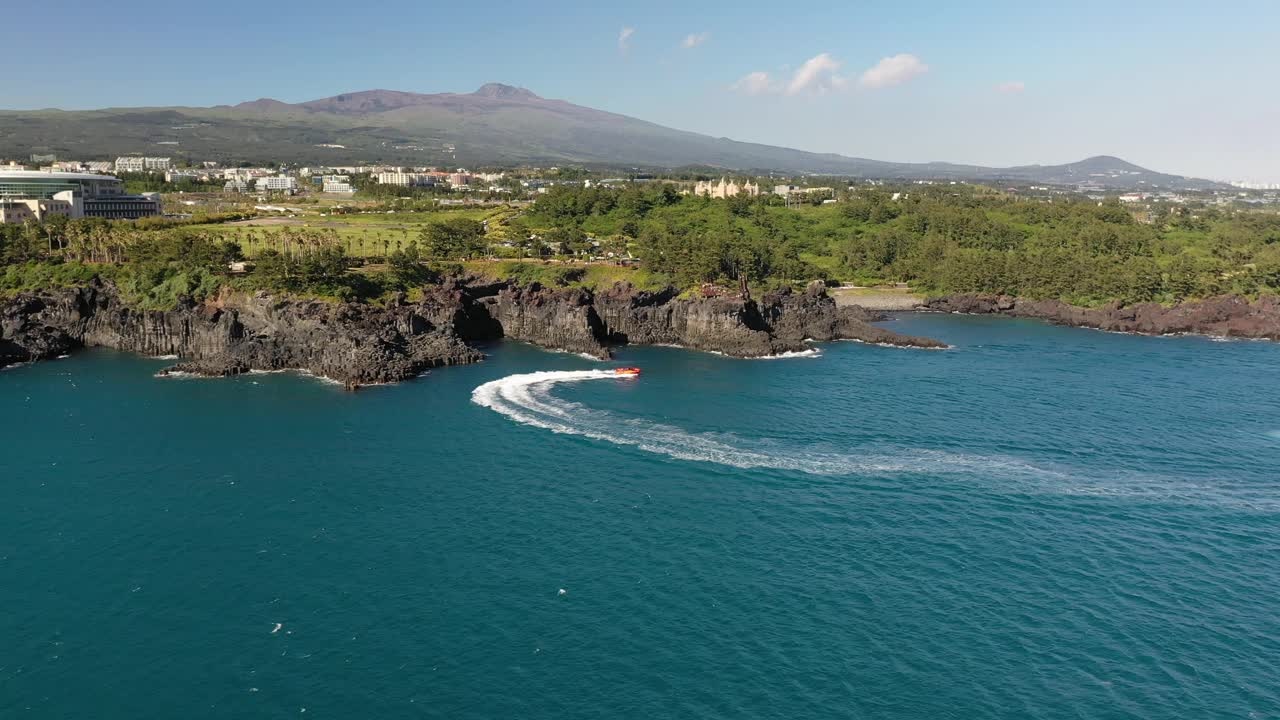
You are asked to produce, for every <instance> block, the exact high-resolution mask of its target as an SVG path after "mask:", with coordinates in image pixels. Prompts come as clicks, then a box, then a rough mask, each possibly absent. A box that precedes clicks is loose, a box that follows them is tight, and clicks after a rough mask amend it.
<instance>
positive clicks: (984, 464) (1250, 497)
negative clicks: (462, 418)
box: [471, 370, 1280, 512]
mask: <svg viewBox="0 0 1280 720" xmlns="http://www.w3.org/2000/svg"><path fill="white" fill-rule="evenodd" d="M591 380H613V381H615V382H643V380H642V379H639V380H638V379H636V378H633V377H627V376H619V375H616V374H614V373H613V372H612V371H609V370H571V371H543V372H533V373H523V374H519V375H509V376H507V377H504V378H500V379H498V380H493V381H490V382H487V383H485V384H483V385H481V386H479V387H477V388H476V389H475V390H473V391H472V393H471V400H472V402H474V403H476V404H477V405H481V406H483V407H487V408H490V409H492V410H494V411H496V412H498V413H501V414H502V415H505V416H507V417H508V418H510V419H512V420H515V421H516V422H518V423H522V424H525V425H529V426H532V427H537V428H542V429H546V430H550V431H552V432H555V433H562V434H567V435H578V436H582V437H587V438H592V439H595V440H601V441H604V442H608V443H613V444H615V445H624V446H631V447H635V448H638V449H641V450H645V451H647V452H651V453H656V454H659V455H666V456H668V457H672V458H677V459H680V460H691V461H695V462H707V463H716V464H720V465H726V466H730V467H737V468H771V469H776V470H790V471H796V472H803V473H808V474H813V475H832V476H849V475H855V476H885V475H903V474H923V475H929V476H935V477H936V476H950V477H955V478H957V479H959V480H962V481H965V482H968V481H972V482H974V483H976V484H979V485H984V486H988V487H991V486H993V485H994V486H996V487H999V488H1000V489H1002V490H1004V491H1018V492H1027V493H1031V494H1039V493H1053V494H1067V495H1080V496H1096V497H1131V498H1145V499H1148V500H1152V501H1159V502H1175V503H1186V502H1192V503H1210V504H1219V503H1226V504H1232V505H1236V506H1239V507H1244V508H1248V509H1253V510H1263V511H1268V512H1275V511H1280V499H1277V498H1275V497H1272V496H1271V495H1270V493H1269V492H1267V491H1265V490H1264V491H1262V492H1251V491H1248V490H1243V489H1242V490H1239V491H1237V490H1233V489H1231V488H1230V487H1227V486H1223V485H1222V484H1220V483H1219V482H1216V481H1214V480H1211V479H1207V478H1205V479H1197V480H1192V479H1189V478H1170V477H1162V476H1158V475H1152V474H1146V473H1136V472H1132V471H1120V470H1100V471H1098V472H1094V473H1090V472H1088V471H1084V470H1082V469H1079V468H1070V467H1064V466H1057V465H1041V464H1032V463H1031V462H1028V461H1025V460H1022V459H1019V458H1015V457H1008V456H998V455H993V456H982V455H974V454H960V453H952V452H945V451H940V450H930V449H922V448H904V447H894V446H886V445H877V446H868V447H863V448H858V449H856V451H854V452H849V451H845V452H831V451H826V450H822V449H818V448H806V447H801V446H794V445H787V444H785V443H783V442H782V441H779V440H776V439H772V438H752V439H745V438H741V437H738V436H736V435H733V434H730V433H696V432H690V431H687V430H684V429H681V428H678V427H674V426H671V425H664V424H661V423H656V422H652V421H650V420H647V419H644V418H639V417H627V416H625V415H622V414H620V413H616V412H611V411H608V410H598V409H595V408H590V407H587V406H585V405H583V404H581V403H576V402H572V401H568V400H564V399H561V398H557V397H555V396H554V395H553V394H552V391H553V390H554V389H555V387H556V386H557V385H561V384H566V383H577V382H586V381H591ZM1267 434H1268V435H1269V436H1271V437H1275V438H1277V439H1280V430H1275V431H1271V432H1269V433H1267Z"/></svg>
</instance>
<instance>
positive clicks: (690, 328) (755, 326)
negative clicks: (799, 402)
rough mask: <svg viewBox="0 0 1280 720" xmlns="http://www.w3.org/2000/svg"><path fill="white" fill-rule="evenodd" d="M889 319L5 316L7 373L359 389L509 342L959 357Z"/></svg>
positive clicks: (224, 299) (277, 309)
mask: <svg viewBox="0 0 1280 720" xmlns="http://www.w3.org/2000/svg"><path fill="white" fill-rule="evenodd" d="M881 319H884V318H883V316H880V315H878V314H876V313H872V312H869V311H866V310H863V309H862V308H859V307H856V306H844V307H837V306H836V303H835V302H834V301H833V300H832V298H831V297H830V296H829V295H828V294H827V292H826V288H825V287H824V286H823V285H822V284H821V283H815V284H814V285H811V286H810V287H809V288H808V289H806V290H805V291H802V292H795V291H790V290H785V291H782V292H777V293H772V294H769V295H766V296H765V297H763V298H761V299H760V300H759V301H756V300H754V299H750V298H746V299H744V298H738V297H712V298H682V297H679V295H678V293H676V291H675V290H671V289H668V290H663V291H659V292H650V291H642V290H638V289H636V288H634V287H631V286H630V285H626V284H619V285H616V286H614V287H612V288H609V289H607V290H604V291H601V292H592V291H589V290H585V289H580V288H547V287H542V286H540V285H537V284H534V285H528V286H519V285H513V284H510V283H485V282H483V281H478V280H475V279H451V280H446V281H445V282H443V283H441V284H439V285H433V286H430V287H427V288H424V289H423V296H422V298H421V299H420V300H417V301H415V302H409V301H408V300H406V299H405V298H404V297H403V296H402V297H398V298H394V299H392V300H391V301H390V302H388V303H387V304H386V305H382V306H379V305H370V304H359V303H328V302H321V301H315V300H301V299H293V298H283V297H278V296H273V295H269V294H265V293H257V294H253V295H246V294H236V293H231V292H224V293H223V294H221V295H219V296H218V297H217V298H212V299H209V300H207V301H205V302H202V303H196V302H193V301H191V300H185V301H183V302H181V303H180V304H179V306H178V307H176V308H174V309H172V310H163V311H160V310H137V309H134V308H131V307H129V305H128V304H127V303H126V302H125V301H124V300H123V298H122V297H121V295H120V293H119V291H118V290H117V288H116V287H115V286H114V285H112V284H110V283H105V282H100V281H96V280H95V281H94V282H92V283H90V284H88V285H86V286H84V287H79V288H71V289H61V290H50V291H42V292H32V293H23V294H21V295H19V296H17V297H16V298H14V299H12V300H9V301H6V302H4V303H3V304H0V367H3V366H6V365H10V364H13V363H20V362H32V361H37V360H44V359H49V358H54V357H58V356H60V355H64V354H66V353H68V352H71V351H73V350H75V349H77V348H81V347H108V348H114V349H118V350H128V351H132V352H137V353H141V354H144V355H149V356H166V355H176V356H178V357H179V358H181V360H182V362H180V363H178V364H177V365H175V366H173V367H172V368H169V369H168V370H167V371H166V372H185V373H193V374H199V375H207V376H228V375H236V374H240V373H245V372H248V371H251V370H268V371H271V370H302V371H306V372H309V373H312V374H315V375H319V376H323V377H326V378H330V379H332V380H335V381H338V382H341V383H343V384H344V385H346V386H347V387H352V388H354V387H359V386H361V385H370V384H380V383H387V382H396V381H399V380H405V379H408V378H412V377H416V376H417V375H420V374H421V373H422V372H424V371H425V370H428V369H431V368H436V367H444V366H449V365H460V364H466V363H473V362H478V361H480V360H482V359H483V358H484V354H483V353H482V352H481V351H480V350H478V349H476V345H477V344H481V343H485V342H491V341H494V340H498V339H501V338H509V339H513V340H521V341H525V342H529V343H532V344H534V345H538V346H540V347H544V348H547V349H554V350H566V351H570V352H575V353H583V354H588V355H591V356H593V357H599V358H608V357H610V355H611V350H610V348H612V347H614V346H618V345H625V344H634V345H678V346H682V347H686V348H690V349H694V350H706V351H714V352H720V353H724V354H725V355H730V356H734V357H767V356H770V355H778V354H781V353H787V352H798V351H803V350H805V349H807V348H808V342H809V341H828V340H861V341H864V342H869V343H876V344H885V345H898V346H903V347H920V348H942V347H946V345H945V344H944V343H941V342H938V341H936V340H931V339H929V338H917V337H911V336H907V335H902V334H899V333H895V332H893V331H890V330H886V329H884V328H881V327H876V326H874V325H871V324H870V323H871V322H874V321H876V320H881Z"/></svg>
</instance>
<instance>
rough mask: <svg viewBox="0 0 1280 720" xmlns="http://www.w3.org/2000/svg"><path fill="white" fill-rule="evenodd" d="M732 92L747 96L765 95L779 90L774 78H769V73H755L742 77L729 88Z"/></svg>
mask: <svg viewBox="0 0 1280 720" xmlns="http://www.w3.org/2000/svg"><path fill="white" fill-rule="evenodd" d="M729 89H730V90H737V91H738V92H741V93H746V94H747V95H764V94H765V93H770V92H773V91H774V90H776V89H777V85H776V84H775V83H774V81H773V78H771V77H769V73H767V72H753V73H749V74H747V75H744V76H742V78H741V79H739V80H738V82H736V83H734V84H732V85H730V86H729Z"/></svg>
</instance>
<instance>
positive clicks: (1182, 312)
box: [925, 295, 1280, 340]
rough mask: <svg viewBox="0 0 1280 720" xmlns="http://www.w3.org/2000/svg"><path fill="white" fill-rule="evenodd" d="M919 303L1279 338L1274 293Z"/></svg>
mask: <svg viewBox="0 0 1280 720" xmlns="http://www.w3.org/2000/svg"><path fill="white" fill-rule="evenodd" d="M925 306H926V307H927V308H928V309H930V310H937V311H939V312H956V313H969V314H983V315H1006V316H1009V317H1021V318H1035V319H1037V320H1045V321H1047V322H1051V323H1055V324H1058V325H1070V326H1073V327H1086V328H1094V329H1098V330H1107V331H1110V332H1127V333H1138V334H1141V335H1176V334H1184V333H1189V334H1195V335H1213V336H1219V337H1239V338H1255V339H1269V340H1280V298H1277V297H1275V296H1272V295H1267V296H1263V297H1262V298H1259V299H1258V300H1256V301H1253V302H1250V301H1249V300H1248V299H1246V298H1243V297H1239V296H1236V295H1224V296H1221V297H1215V298H1209V299H1207V300H1200V301H1196V302H1186V303H1180V304H1177V305H1169V306H1165V305H1159V304H1157V303H1140V304H1137V305H1129V306H1124V305H1121V304H1119V303H1112V304H1110V305H1105V306H1103V307H1100V308H1082V307H1077V306H1075V305H1068V304H1067V303H1064V302H1062V301H1060V300H1026V299H1022V298H1015V297H1009V296H1004V295H1000V296H996V295H948V296H946V297H941V298H935V299H933V300H930V301H928V302H927V303H926V304H925Z"/></svg>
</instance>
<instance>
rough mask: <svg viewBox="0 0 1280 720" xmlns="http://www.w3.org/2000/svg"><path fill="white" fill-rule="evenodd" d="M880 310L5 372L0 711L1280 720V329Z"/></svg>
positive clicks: (104, 360) (85, 360)
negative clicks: (646, 336) (403, 373)
mask: <svg viewBox="0 0 1280 720" xmlns="http://www.w3.org/2000/svg"><path fill="white" fill-rule="evenodd" d="M889 327H893V328H894V329H898V330H901V331H904V332H909V333H914V334H922V335H929V336H933V337H937V338H940V339H944V340H946V341H948V342H950V343H952V344H953V345H954V348H953V349H951V350H946V351H920V350H903V349H892V348H882V347H874V346H867V345H861V344H857V343H834V344H826V345H822V346H819V348H818V350H819V352H818V353H815V354H813V355H810V356H805V357H795V358H787V359H778V360H768V361H763V360H756V361H750V360H735V359H730V358H725V357H720V356H716V355H710V354H700V353H693V352H686V351H683V350H678V349H671V348H636V349H626V350H624V351H622V352H621V353H619V356H618V362H616V363H597V362H592V361H588V360H585V359H583V358H580V357H577V356H574V355H569V354H564V353H553V352H544V351H541V350H537V349H535V348H532V347H528V346H524V345H520V344H515V343H507V344H501V345H496V346H493V347H491V348H488V351H489V352H490V358H489V360H488V361H486V362H484V363H482V364H479V365H474V366H470V367H463V368H450V369H444V370H438V371H434V372H432V373H430V374H429V375H427V376H425V377H423V378H420V379H418V380H417V381H414V382H408V383H403V384H400V385H394V386H386V387H376V388H367V389H364V390H361V391H359V392H355V393H350V392H345V391H343V390H342V389H341V388H339V387H335V386H333V385H332V384H329V383H326V382H324V381H322V380H319V379H316V378H310V377H306V376H301V375H297V374H292V373H281V374H255V375H250V376H244V377H240V378H235V379H222V380H209V379H197V378H164V379H161V378H156V377H153V374H154V373H155V372H156V370H158V369H160V368H161V367H164V366H165V365H166V364H167V361H164V360H154V359H146V358H140V357H137V356H133V355H128V354H123V353H116V352H110V351H89V352H84V353H79V354H76V355H73V356H72V357H70V358H67V359H63V360H58V361H54V362H48V363H43V364H38V365H33V366H25V367H19V368H15V369H10V370H7V371H4V372H0V408H3V410H4V412H3V413H2V414H0V438H2V440H0V443H2V446H0V718H5V719H6V720H9V719H12V718H96V719H102V718H130V719H134V718H179V717H180V718H233V717H234V718H248V717H253V718H285V717H299V716H301V717H305V718H357V717H360V718H417V717H435V718H555V719H557V720H565V719H570V718H802V719H806V718H965V719H970V718H1020V719H1021V718H1276V717H1280V345H1277V344H1270V343H1259V342H1214V341H1211V340H1208V339H1205V338H1193V337H1184V338H1150V337H1131V336H1124V335H1113V334H1104V333H1099V332H1093V331H1088V330H1079V329H1068V328H1058V327H1049V326H1046V325H1041V324H1038V323H1035V322H1030V321H1018V320H1008V319H1002V318H981V317H958V316H940V315H915V316H910V315H908V316H903V317H901V318H900V319H898V320H897V321H895V322H893V323H892V324H890V325H889ZM618 365H639V366H641V367H643V368H644V374H643V375H642V376H641V377H639V378H633V379H621V378H618V377H614V376H611V375H609V374H607V373H605V372H602V370H605V369H608V368H612V367H615V366H618Z"/></svg>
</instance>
